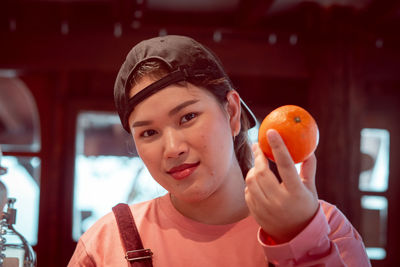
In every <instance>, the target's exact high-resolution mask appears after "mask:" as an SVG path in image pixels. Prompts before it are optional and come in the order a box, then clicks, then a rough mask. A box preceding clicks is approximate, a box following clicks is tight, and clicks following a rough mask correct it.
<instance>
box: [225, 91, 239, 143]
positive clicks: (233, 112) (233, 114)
mask: <svg viewBox="0 0 400 267" xmlns="http://www.w3.org/2000/svg"><path fill="white" fill-rule="evenodd" d="M226 99H227V106H226V108H227V112H228V115H229V124H230V126H231V129H232V137H235V136H236V135H238V133H239V131H240V112H241V106H240V96H239V93H238V92H236V91H235V90H231V91H229V92H228V93H227V95H226Z"/></svg>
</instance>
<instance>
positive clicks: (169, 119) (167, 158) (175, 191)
mask: <svg viewBox="0 0 400 267" xmlns="http://www.w3.org/2000/svg"><path fill="white" fill-rule="evenodd" d="M152 82H153V80H151V79H148V78H146V77H145V78H143V79H142V80H141V81H140V82H139V83H138V84H137V85H136V86H135V87H134V88H133V89H132V92H131V96H132V95H134V94H135V93H137V92H139V91H140V90H141V89H142V88H144V87H146V86H147V85H149V84H150V83H152ZM234 94H235V92H234ZM236 94H237V93H236ZM235 96H236V95H235ZM231 102H232V101H231V100H229V97H228V103H226V104H225V105H223V106H221V105H220V104H219V103H218V102H217V100H216V99H215V97H214V96H213V95H212V94H211V93H210V92H209V91H207V90H205V89H202V88H199V87H196V86H194V85H192V84H189V83H186V84H185V85H184V86H183V85H177V84H175V85H170V86H168V87H166V88H164V89H163V90H160V91H159V92H157V93H155V94H154V95H152V96H150V97H148V98H147V99H145V100H143V101H142V102H141V103H139V104H138V105H137V106H136V107H135V109H134V111H133V112H132V113H131V115H130V117H129V125H130V127H131V132H132V135H133V139H134V141H135V145H136V149H137V151H138V154H139V156H140V157H141V159H142V160H143V162H144V163H145V165H146V166H147V168H148V170H149V172H150V173H151V175H152V176H153V177H154V179H155V180H156V181H157V182H158V183H159V184H160V185H161V186H163V187H164V188H165V189H166V190H168V191H169V192H170V193H171V194H172V195H173V196H174V197H176V198H178V199H181V200H184V201H200V200H203V199H206V198H207V197H209V196H210V195H212V194H214V193H216V192H218V191H220V190H222V189H223V188H224V186H226V185H227V184H229V179H231V178H232V177H234V176H238V175H241V172H240V168H238V163H237V160H236V157H235V153H234V147H233V141H232V136H233V134H234V133H235V132H236V133H237V132H238V130H239V127H240V122H239V121H238V120H236V119H235V117H236V116H237V114H236V115H235V114H234V113H235V112H237V110H235V109H238V110H239V118H240V104H238V103H239V100H237V103H236V102H235V101H233V102H232V103H231ZM232 110H233V111H232ZM238 172H239V174H238ZM241 179H243V177H242V178H241Z"/></svg>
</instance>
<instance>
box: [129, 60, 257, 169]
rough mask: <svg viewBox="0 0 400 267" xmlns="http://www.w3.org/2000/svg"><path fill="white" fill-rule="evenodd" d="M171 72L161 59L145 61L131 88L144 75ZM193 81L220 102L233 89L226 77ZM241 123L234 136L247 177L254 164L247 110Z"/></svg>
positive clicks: (152, 75) (132, 79) (238, 155)
mask: <svg viewBox="0 0 400 267" xmlns="http://www.w3.org/2000/svg"><path fill="white" fill-rule="evenodd" d="M170 72H171V70H170V68H169V66H168V65H167V64H165V63H164V62H163V61H161V60H157V59H150V60H147V61H144V62H142V63H141V64H140V65H139V66H138V67H137V70H136V71H135V73H134V74H133V76H132V78H131V80H130V81H129V84H130V88H132V87H133V86H134V85H135V84H137V83H138V82H140V80H141V79H142V78H143V77H144V76H150V77H151V78H154V79H161V78H163V77H164V76H166V75H168V74H169V73H170ZM191 82H192V81H191ZM192 83H193V84H195V85H196V86H201V87H204V88H206V89H207V90H209V91H210V92H211V93H212V94H213V95H214V96H215V98H216V99H217V100H218V102H219V103H220V104H225V103H226V102H227V98H226V95H227V93H228V92H229V91H230V90H232V89H233V88H232V86H231V83H230V81H228V80H227V78H225V77H223V78H220V79H212V80H211V79H207V78H205V79H202V80H196V81H193V82H192ZM240 123H241V127H240V131H239V133H238V135H237V136H236V137H235V138H234V149H235V155H236V158H237V160H238V162H239V166H240V169H241V170H242V174H243V177H246V175H247V172H248V171H249V170H250V168H251V167H252V165H253V155H252V153H251V149H250V144H249V141H248V135H247V131H248V129H249V124H250V123H249V119H248V118H247V115H246V114H245V112H241V117H240Z"/></svg>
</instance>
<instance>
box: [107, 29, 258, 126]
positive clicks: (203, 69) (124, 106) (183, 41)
mask: <svg viewBox="0 0 400 267" xmlns="http://www.w3.org/2000/svg"><path fill="white" fill-rule="evenodd" d="M149 59H158V60H161V61H163V62H165V63H166V64H167V65H168V66H169V67H170V69H171V73H169V74H168V75H167V76H165V77H163V78H161V79H160V80H158V81H156V82H154V83H153V84H151V85H149V86H148V87H146V88H144V89H143V90H141V91H140V92H139V93H137V94H136V95H134V96H133V97H132V98H129V90H130V89H131V88H130V80H131V79H132V76H133V74H134V73H135V71H136V69H137V67H138V66H139V65H140V64H141V63H142V62H144V61H147V60H149ZM205 76H206V77H207V78H210V79H219V78H226V80H227V81H228V82H229V83H230V85H231V88H233V86H232V83H231V81H230V79H229V77H228V75H227V74H226V73H225V71H224V69H223V67H222V64H221V62H220V60H219V59H218V57H217V56H216V55H214V54H213V53H212V52H211V50H209V49H208V48H206V47H205V46H203V45H201V44H200V43H198V42H197V41H195V40H194V39H192V38H189V37H186V36H178V35H167V36H162V37H155V38H151V39H148V40H144V41H142V42H140V43H138V44H137V45H135V46H134V47H133V48H132V49H131V51H130V52H129V53H128V55H127V56H126V59H125V62H124V63H123V64H122V66H121V69H120V70H119V72H118V76H117V79H116V81H115V85H114V101H115V105H116V107H117V111H118V114H119V117H120V119H121V122H122V126H123V127H124V129H125V130H126V131H127V132H130V129H129V124H128V118H129V115H130V113H131V112H132V111H133V109H134V107H135V106H136V105H137V104H138V103H140V102H141V101H143V100H144V99H146V98H147V97H149V96H150V95H152V94H154V93H156V92H158V91H159V90H161V89H163V88H165V87H167V86H169V85H171V84H174V83H177V82H180V81H188V82H190V81H192V80H196V79H201V78H202V77H205ZM241 104H242V109H243V110H244V111H245V112H246V113H247V117H248V119H249V122H250V128H252V127H254V126H255V125H256V118H255V116H254V114H253V113H252V112H251V110H250V109H249V108H248V107H247V105H246V104H245V103H244V102H243V100H241Z"/></svg>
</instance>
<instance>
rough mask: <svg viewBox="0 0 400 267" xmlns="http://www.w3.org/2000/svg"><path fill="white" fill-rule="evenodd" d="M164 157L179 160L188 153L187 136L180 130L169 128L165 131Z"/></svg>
mask: <svg viewBox="0 0 400 267" xmlns="http://www.w3.org/2000/svg"><path fill="white" fill-rule="evenodd" d="M163 139H164V156H165V157H166V158H177V157H179V156H181V155H183V154H185V153H186V152H187V151H188V146H187V143H186V141H185V135H184V134H183V133H182V132H180V131H179V130H176V129H173V128H168V129H165V131H164V136H163Z"/></svg>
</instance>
